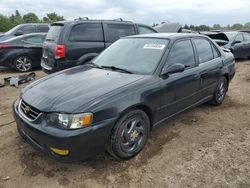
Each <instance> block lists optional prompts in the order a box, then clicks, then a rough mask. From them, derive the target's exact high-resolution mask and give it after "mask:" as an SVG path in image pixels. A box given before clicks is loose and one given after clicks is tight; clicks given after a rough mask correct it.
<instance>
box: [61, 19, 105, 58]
mask: <svg viewBox="0 0 250 188" xmlns="http://www.w3.org/2000/svg"><path fill="white" fill-rule="evenodd" d="M103 49H104V38H103V29H102V24H101V22H90V21H88V22H86V23H79V24H75V25H74V26H73V27H72V28H71V31H70V33H69V37H68V41H67V52H66V57H67V60H68V61H69V62H70V61H72V62H76V61H77V60H78V59H79V58H80V57H81V56H83V55H86V54H90V53H100V52H101V51H102V50H103Z"/></svg>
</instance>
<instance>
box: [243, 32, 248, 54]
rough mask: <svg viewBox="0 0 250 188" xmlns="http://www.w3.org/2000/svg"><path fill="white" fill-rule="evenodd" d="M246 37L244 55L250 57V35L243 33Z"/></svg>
mask: <svg viewBox="0 0 250 188" xmlns="http://www.w3.org/2000/svg"><path fill="white" fill-rule="evenodd" d="M242 34H243V37H244V42H243V45H244V46H243V48H244V55H245V56H246V57H250V33H242Z"/></svg>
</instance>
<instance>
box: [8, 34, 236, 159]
mask: <svg viewBox="0 0 250 188" xmlns="http://www.w3.org/2000/svg"><path fill="white" fill-rule="evenodd" d="M234 63H235V62H234V57H233V55H232V53H230V52H224V51H222V49H221V48H219V47H218V45H216V44H215V43H214V42H212V41H211V40H210V39H209V38H208V37H206V36H203V35H195V34H148V35H139V36H132V37H126V38H123V39H120V40H118V41H117V42H115V43H114V44H113V45H111V46H110V47H109V48H107V49H106V50H105V51H104V52H102V53H101V54H100V55H99V56H98V57H97V58H96V59H94V60H93V61H92V62H90V63H87V64H85V65H80V66H78V67H75V68H71V69H67V70H63V71H61V72H58V73H54V74H51V75H49V76H46V77H44V78H42V79H40V80H38V81H36V82H34V83H32V84H30V85H29V86H27V87H26V88H25V89H24V90H23V91H22V93H21V95H20V99H19V100H17V101H16V102H14V105H13V111H14V116H15V120H16V123H17V128H18V131H19V133H20V135H21V136H22V137H23V138H24V139H25V140H26V141H27V142H28V143H30V144H31V145H32V146H33V147H34V148H36V149H37V150H39V151H42V152H44V153H46V154H48V155H50V156H53V157H55V158H57V159H62V160H68V161H72V160H79V159H85V158H87V157H90V156H92V155H95V154H97V153H99V152H101V151H104V150H108V151H109V152H110V154H112V155H113V156H115V157H116V158H119V159H128V158H131V157H133V156H135V155H136V154H138V153H139V152H140V151H141V150H142V148H143V147H144V145H145V144H146V141H147V139H148V136H149V133H150V130H151V129H152V128H153V127H155V126H157V125H159V124H161V123H162V122H164V121H165V120H168V119H169V118H170V117H173V116H175V115H177V114H179V113H181V112H183V111H184V110H187V109H189V108H192V107H195V106H197V105H200V104H202V103H205V102H210V103H211V104H213V105H220V104H221V103H222V102H223V100H224V98H225V95H226V92H227V90H228V86H229V82H230V81H231V79H232V78H233V76H234V74H235V65H234Z"/></svg>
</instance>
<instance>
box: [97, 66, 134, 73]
mask: <svg viewBox="0 0 250 188" xmlns="http://www.w3.org/2000/svg"><path fill="white" fill-rule="evenodd" d="M101 67H102V68H105V69H111V70H117V71H122V72H125V73H128V74H133V72H131V71H129V70H127V69H123V68H118V67H115V66H101Z"/></svg>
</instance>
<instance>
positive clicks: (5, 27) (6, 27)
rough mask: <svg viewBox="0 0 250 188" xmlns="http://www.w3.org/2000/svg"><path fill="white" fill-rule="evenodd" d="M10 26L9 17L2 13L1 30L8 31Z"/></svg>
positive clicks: (0, 18) (0, 19)
mask: <svg viewBox="0 0 250 188" xmlns="http://www.w3.org/2000/svg"><path fill="white" fill-rule="evenodd" d="M10 28H11V26H10V21H9V18H8V17H6V16H3V15H1V14H0V32H5V31H8V30H9V29H10Z"/></svg>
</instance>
